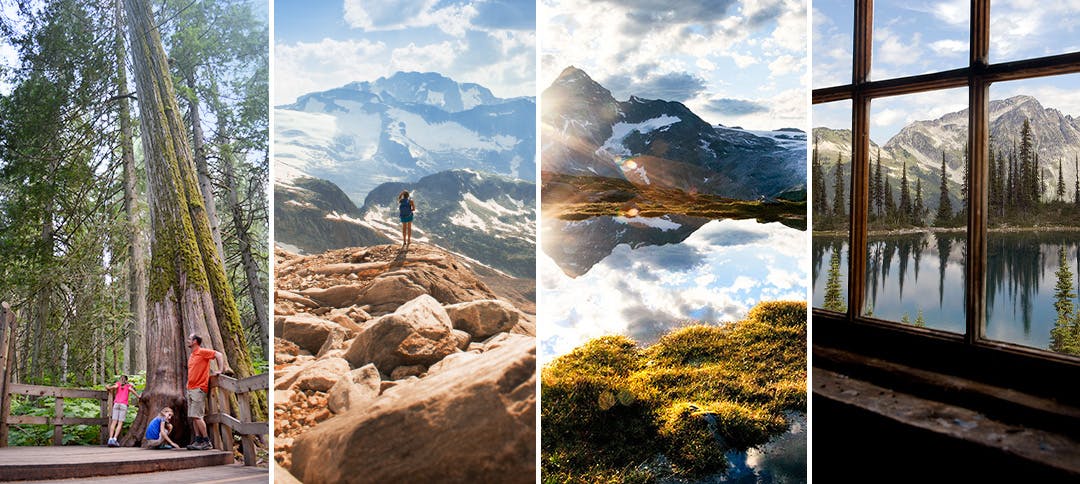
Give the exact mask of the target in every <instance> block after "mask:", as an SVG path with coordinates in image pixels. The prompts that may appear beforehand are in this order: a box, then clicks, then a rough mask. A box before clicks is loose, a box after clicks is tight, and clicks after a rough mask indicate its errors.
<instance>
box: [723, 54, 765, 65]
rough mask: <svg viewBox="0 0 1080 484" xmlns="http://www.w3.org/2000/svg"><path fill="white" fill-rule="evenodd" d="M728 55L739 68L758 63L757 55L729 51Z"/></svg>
mask: <svg viewBox="0 0 1080 484" xmlns="http://www.w3.org/2000/svg"><path fill="white" fill-rule="evenodd" d="M728 56H729V57H731V60H733V61H735V65H736V66H737V67H738V68H739V69H745V68H747V67H750V66H752V65H754V64H757V63H758V60H757V57H754V56H750V55H742V54H740V53H738V52H729V53H728Z"/></svg>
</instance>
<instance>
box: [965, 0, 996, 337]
mask: <svg viewBox="0 0 1080 484" xmlns="http://www.w3.org/2000/svg"><path fill="white" fill-rule="evenodd" d="M970 50H971V56H970V65H969V74H970V78H969V81H968V163H969V164H970V168H969V170H968V179H967V183H968V207H967V208H968V219H967V227H968V250H967V261H966V262H967V264H966V268H965V269H966V274H967V281H966V285H965V304H966V314H967V320H966V331H965V333H964V340H965V341H966V342H967V343H969V344H972V343H975V342H977V341H979V340H981V339H982V338H983V327H984V324H983V322H984V321H985V320H986V262H987V261H986V255H987V254H986V253H987V226H988V224H989V214H988V208H989V191H990V186H989V179H990V167H989V164H988V161H987V160H989V158H990V119H989V116H990V114H989V113H990V83H989V82H988V81H987V80H986V79H985V77H984V74H985V72H986V68H987V66H988V65H989V59H990V1H989V0H971V47H970Z"/></svg>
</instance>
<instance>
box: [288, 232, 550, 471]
mask: <svg viewBox="0 0 1080 484" xmlns="http://www.w3.org/2000/svg"><path fill="white" fill-rule="evenodd" d="M275 257H276V262H277V264H276V269H275V274H276V280H277V290H276V291H275V296H276V298H275V300H276V303H275V321H274V325H275V334H276V335H277V336H278V337H277V338H276V339H275V361H274V363H275V380H274V391H275V399H274V401H275V404H274V405H275V408H274V413H275V424H274V427H275V429H274V431H275V435H276V440H275V456H276V458H277V460H278V462H279V463H280V464H281V465H282V466H284V467H285V468H287V469H289V471H290V472H291V473H292V474H293V475H295V476H296V477H297V478H299V479H300V480H302V481H310V482H339V481H356V480H358V479H360V480H363V481H370V482H387V481H402V480H404V481H407V482H413V481H430V480H444V479H451V480H472V481H482V482H484V481H500V482H517V481H521V482H532V480H533V477H534V469H535V464H534V456H535V428H534V418H535V399H536V397H535V391H534V388H535V382H536V372H535V361H536V350H535V338H534V335H535V317H534V316H533V315H532V314H529V313H526V312H523V311H522V310H520V309H518V308H517V307H515V306H514V305H512V304H510V303H508V302H506V301H505V300H503V299H500V298H499V296H498V295H496V293H495V292H493V291H492V290H491V289H490V288H489V287H488V286H487V285H486V284H485V283H484V282H483V281H482V280H481V279H480V278H478V276H477V275H476V274H474V273H473V272H472V271H471V270H470V269H469V268H468V267H467V266H466V265H465V264H463V263H461V261H459V260H458V259H457V258H456V257H455V256H454V255H453V254H451V253H448V252H445V251H442V250H440V249H438V248H435V247H432V246H429V245H426V244H416V245H413V246H410V247H409V249H408V251H405V250H402V249H401V247H400V246H391V245H381V246H372V247H364V248H352V249H341V250H335V251H330V252H326V253H323V254H319V255H312V256H299V255H296V254H292V253H290V252H287V251H285V250H282V249H278V250H277V251H276V252H275ZM360 476H362V477H360Z"/></svg>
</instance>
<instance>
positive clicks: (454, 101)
mask: <svg viewBox="0 0 1080 484" xmlns="http://www.w3.org/2000/svg"><path fill="white" fill-rule="evenodd" d="M535 113H536V103H535V100H534V99H533V98H526V97H521V98H513V99H501V98H497V97H495V96H494V95H492V93H491V91H489V90H488V89H487V88H484V87H483V86H480V85H477V84H458V83H457V82H455V81H453V80H452V79H449V78H447V77H444V76H442V75H439V74H436V73H416V72H399V73H397V74H394V75H393V76H390V77H385V78H379V79H377V80H375V81H372V82H353V83H350V84H346V85H344V86H342V87H339V88H336V89H331V90H329V91H324V92H316V93H310V94H305V95H303V96H301V97H300V98H299V99H297V101H296V103H294V104H290V105H286V106H279V107H277V108H275V110H274V114H275V123H274V130H275V135H276V141H275V153H276V154H275V165H276V167H277V170H276V173H277V175H276V178H277V179H278V180H282V181H286V182H287V181H288V180H290V179H292V178H295V177H298V176H310V177H315V178H322V179H326V180H329V181H331V182H333V183H334V184H336V185H338V186H339V187H341V188H342V190H344V191H345V193H346V194H347V195H348V196H349V198H351V199H352V200H354V201H355V202H359V201H361V200H363V199H364V197H365V196H366V195H367V193H368V192H369V191H371V189H373V188H375V187H376V186H377V185H379V184H380V183H385V182H392V181H405V180H416V179H419V178H420V177H422V176H424V175H429V174H432V173H438V172H441V171H446V170H450V169H461V168H467V169H473V170H477V171H481V172H490V173H498V174H502V175H506V176H509V177H513V178H521V179H525V180H533V179H534V177H535V171H536V164H535V154H534V153H535V146H536V145H535V126H536V122H535Z"/></svg>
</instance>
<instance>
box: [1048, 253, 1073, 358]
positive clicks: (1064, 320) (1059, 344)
mask: <svg viewBox="0 0 1080 484" xmlns="http://www.w3.org/2000/svg"><path fill="white" fill-rule="evenodd" d="M1054 275H1056V276H1057V284H1056V285H1055V286H1054V310H1055V311H1057V320H1056V321H1054V328H1053V329H1051V330H1050V349H1051V350H1053V351H1057V352H1059V353H1071V354H1080V340H1078V338H1077V331H1076V330H1077V316H1076V315H1074V311H1075V308H1074V306H1073V301H1072V300H1073V298H1075V297H1076V293H1075V292H1073V284H1072V277H1073V275H1072V271H1071V270H1069V263H1068V261H1067V260H1066V259H1065V247H1064V246H1062V247H1060V248H1058V270H1057V272H1056V273H1055V274H1054Z"/></svg>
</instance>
